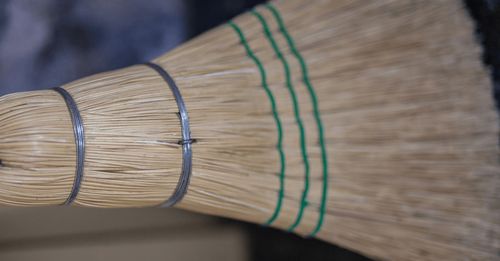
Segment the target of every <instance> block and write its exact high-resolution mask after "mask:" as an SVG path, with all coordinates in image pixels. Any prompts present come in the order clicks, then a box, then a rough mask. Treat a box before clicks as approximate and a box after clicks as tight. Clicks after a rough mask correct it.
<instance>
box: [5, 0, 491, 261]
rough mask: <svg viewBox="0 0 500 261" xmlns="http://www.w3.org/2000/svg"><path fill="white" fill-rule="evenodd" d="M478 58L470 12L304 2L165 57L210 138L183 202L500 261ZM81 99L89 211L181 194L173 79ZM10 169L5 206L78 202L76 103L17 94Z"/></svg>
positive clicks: (82, 91)
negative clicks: (72, 111)
mask: <svg viewBox="0 0 500 261" xmlns="http://www.w3.org/2000/svg"><path fill="white" fill-rule="evenodd" d="M274 11H276V13H273V12H274ZM279 14H281V16H280V15H279ZM280 19H282V20H283V25H284V26H285V27H286V28H280V26H279V25H280ZM266 30H267V31H266ZM239 33H241V34H239ZM288 34H289V35H288ZM288 36H289V37H290V39H288V38H287V37H288ZM249 51H250V53H249ZM479 57H480V48H479V46H478V44H477V43H476V42H475V41H474V36H473V28H472V23H471V21H470V20H469V18H468V16H467V14H466V12H465V11H464V10H463V7H462V6H461V5H460V3H458V2H457V1H451V0H450V1H417V2H415V1H373V2H366V1H361V0H358V1H314V2H308V1H299V0H289V1H283V2H279V3H275V4H274V7H273V5H271V7H264V6H261V7H258V8H257V9H256V11H255V12H253V13H247V14H244V15H241V16H239V17H237V18H236V19H235V20H234V23H233V24H232V25H223V26H220V27H218V28H216V29H214V30H212V31H210V32H208V33H205V34H203V35H202V36H200V37H198V38H196V39H194V40H192V41H190V42H188V43H186V44H184V45H182V46H181V47H179V48H177V49H175V50H174V51H172V52H170V53H168V54H166V55H164V56H162V57H160V58H158V59H156V60H155V62H156V63H158V64H159V65H161V66H162V67H164V68H165V69H166V70H167V71H168V72H169V73H170V74H171V75H172V76H173V78H174V79H175V81H176V83H177V85H178V86H179V88H180V91H181V93H182V95H183V97H184V101H185V103H186V105H187V109H188V112H189V116H190V122H191V131H192V136H193V138H195V139H196V143H195V144H193V172H192V179H191V184H190V186H189V190H188V193H187V194H186V196H185V198H184V199H183V201H182V202H181V203H180V204H179V205H178V207H180V208H184V209H188V210H193V211H197V212H202V213H207V214H214V215H220V216H225V217H230V218H236V219H240V220H246V221H250V222H256V223H262V224H266V223H268V224H271V225H272V226H275V227H278V228H282V229H287V230H290V231H293V232H296V233H298V234H301V235H311V234H313V235H315V236H316V237H318V238H320V239H323V240H325V241H328V242H332V243H335V244H339V245H342V246H344V247H348V248H350V249H353V250H357V251H360V252H362V253H364V254H366V255H369V256H372V257H376V258H382V259H395V260H415V259H419V260H427V259H429V260H431V259H432V260H436V259H438V260H439V259H446V260H449V259H482V260H483V259H494V258H495V257H498V251H499V250H500V171H499V164H498V155H499V153H498V126H499V124H498V118H497V115H496V113H495V110H494V105H493V100H492V97H491V89H490V88H491V87H490V82H489V80H488V76H487V72H486V69H485V68H483V66H482V64H481V62H480V59H479ZM301 58H303V60H304V61H305V64H302V63H301V62H302V61H301ZM259 66H261V67H259ZM305 69H307V72H306V71H305ZM287 71H288V73H287ZM263 73H265V78H263ZM309 83H310V84H309ZM308 84H309V85H308ZM309 87H312V88H314V89H313V90H314V92H315V94H316V96H317V99H318V103H317V104H315V102H314V97H313V96H314V93H312V92H311V89H309ZM64 88H65V89H66V90H68V91H69V92H70V93H71V94H72V96H73V97H74V98H75V100H76V102H77V104H78V107H79V110H80V113H81V115H82V117H83V122H84V126H85V137H86V144H85V146H86V158H85V171H84V177H83V182H82V185H81V190H80V192H79V194H78V197H77V199H76V201H75V203H76V204H77V205H81V206H89V207H144V206H157V205H158V204H160V203H162V202H163V201H164V200H166V199H167V198H168V197H169V196H170V195H171V194H172V193H173V191H174V190H175V187H176V185H177V182H178V179H179V174H180V171H181V164H182V153H181V152H182V149H181V146H180V145H179V144H178V141H179V139H181V138H182V137H181V130H180V124H179V119H178V116H177V112H178V109H177V105H176V101H175V99H174V97H173V96H172V94H171V92H170V91H169V89H168V86H167V85H166V83H165V82H164V81H163V80H162V78H161V77H160V76H159V75H158V74H157V73H156V72H155V71H153V70H151V69H150V68H148V67H146V66H143V65H137V66H132V67H129V68H125V69H122V70H117V71H112V72H106V73H101V74H97V75H94V76H91V77H87V78H84V79H81V80H78V81H76V82H72V83H69V84H67V85H65V86H64ZM266 88H267V90H266ZM294 97H295V98H296V99H295V100H294ZM272 99H274V101H272ZM273 102H275V109H276V110H275V111H274V113H273V106H272V104H273ZM315 106H317V108H315ZM315 109H318V110H319V113H320V115H319V116H320V117H317V116H318V115H316V114H315ZM321 127H322V128H323V133H322V134H323V135H321V131H320V130H321ZM279 128H281V132H280V131H278V129H279ZM280 135H281V138H282V140H281V142H280ZM321 141H323V143H322V142H321ZM322 144H323V145H324V148H326V154H325V151H322V146H321V145H322ZM280 151H282V152H283V154H280ZM324 155H327V158H326V159H327V161H325V158H323V156H324ZM0 159H1V161H2V166H1V167H0V203H2V204H8V205H17V206H40V205H56V204H62V203H63V202H65V200H66V198H67V197H68V194H69V193H70V190H71V187H72V184H73V179H74V175H75V165H76V164H75V144H74V136H73V129H72V123H71V120H70V117H69V114H68V109H67V107H66V105H65V104H64V100H63V99H62V97H60V96H59V94H57V93H56V92H54V91H35V92H28V93H18V94H12V95H8V96H4V97H1V98H0ZM307 166H309V169H308V168H307ZM325 166H328V167H327V168H324V167H325ZM326 175H327V176H326ZM325 178H326V179H325ZM325 184H327V187H326V188H327V189H326V190H325V187H324V185H325ZM281 196H282V197H281ZM323 199H325V200H323ZM323 215H324V216H323ZM315 232H317V233H315Z"/></svg>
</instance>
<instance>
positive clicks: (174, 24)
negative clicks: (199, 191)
mask: <svg viewBox="0 0 500 261" xmlns="http://www.w3.org/2000/svg"><path fill="white" fill-rule="evenodd" d="M260 2H263V1H261V0H221V1H202V0H187V1H182V0H148V1H144V0H65V1H62V0H2V1H0V95H3V94H7V93H10V92H15V91H25V90H34V89H44V88H49V87H54V86H58V85H60V84H63V83H66V82H68V81H72V80H75V79H78V78H80V77H83V76H87V75H90V74H94V73H97V72H101V71H106V70H111V69H116V68H120V67H124V66H128V65H132V64H136V63H140V62H144V61H147V60H149V59H152V58H154V57H155V56H158V55H160V54H162V53H165V52H167V51H168V50H170V49H172V48H173V47H175V46H177V45H179V44H180V43H182V42H184V41H186V40H187V39H189V38H192V37H194V36H196V35H198V34H200V33H202V32H203V31H206V30H208V29H210V28H212V27H214V26H216V25H219V24H221V23H223V22H224V21H227V20H228V19H230V18H232V17H233V16H235V15H237V14H239V13H241V12H243V11H245V10H248V9H249V8H251V7H253V6H255V5H256V4H258V3H260ZM464 6H466V7H467V8H468V10H469V12H470V14H471V15H472V17H474V19H475V21H476V25H477V36H478V41H481V42H482V44H483V46H484V47H485V49H484V53H483V61H484V62H485V63H486V64H488V65H489V66H490V67H491V69H492V70H491V73H492V82H493V83H494V84H493V86H494V87H495V88H494V91H495V96H496V97H497V99H498V97H499V96H500V84H499V83H500V0H465V1H464ZM64 211H67V210H64ZM162 211H169V210H162ZM2 213H10V214H9V215H4V217H3V218H4V221H5V219H6V217H11V218H12V220H10V221H9V220H7V221H5V222H7V223H8V222H10V223H11V224H13V225H14V227H15V219H17V218H16V215H15V214H12V213H15V210H12V209H9V210H8V211H4V212H1V211H0V215H2ZM23 213H24V214H23ZM30 213H32V214H33V213H36V212H30ZM51 213H53V214H48V216H46V217H45V218H46V219H47V220H52V221H53V222H56V223H58V224H59V225H62V226H63V227H64V224H66V225H68V226H69V225H71V226H72V224H74V225H76V226H78V225H81V224H79V223H76V224H75V223H74V221H73V223H71V222H72V221H71V220H68V219H64V218H62V217H61V216H58V213H60V212H58V211H56V210H54V211H53V212H51ZM95 213H96V211H94V212H92V211H90V212H87V213H86V214H84V215H89V216H91V217H92V215H94V217H97V216H98V217H102V216H99V215H109V216H108V218H110V217H112V216H113V215H122V214H123V213H122V212H121V213H120V214H117V213H111V212H109V214H106V213H108V212H105V211H104V212H102V211H101V212H98V214H95ZM155 213H156V212H155ZM18 215H26V212H20V214H18ZM35 215H36V214H35ZM65 215H66V216H67V215H70V216H71V214H65ZM74 215H78V216H81V215H82V214H74ZM96 215H97V216H96ZM154 215H157V214H154ZM17 217H19V216H17ZM1 218H2V217H0V220H1ZM91 219H92V218H91ZM32 221H33V220H32ZM33 222H34V221H33ZM39 222H41V221H39ZM68 222H69V223H68ZM82 222H85V221H82ZM134 222H136V223H137V222H139V223H140V222H141V219H140V218H138V219H134ZM217 223H218V224H220V223H224V224H230V226H236V227H238V229H241V231H245V234H246V237H247V238H248V240H247V241H246V240H244V242H246V243H245V244H247V245H248V246H247V247H248V249H249V250H248V256H249V257H248V258H249V259H250V260H275V261H276V260H368V259H366V258H364V257H362V256H360V255H357V254H355V253H352V252H349V251H347V250H345V249H341V248H338V247H335V246H332V245H329V244H326V243H323V242H320V241H317V240H310V239H302V238H299V237H297V236H294V235H291V234H288V233H285V232H279V231H276V230H273V229H267V228H263V227H261V226H257V225H250V224H244V223H239V222H235V221H228V220H218V221H217ZM40 225H41V226H43V224H40ZM85 225H88V224H83V226H85ZM124 226H125V225H124ZM153 228H154V226H153ZM0 229H3V228H2V227H0ZM238 231H239V230H238ZM2 232H3V231H2V230H0V234H1V233H2ZM166 233H168V231H167V232H166ZM176 233H182V231H176ZM38 238H43V235H39V236H38ZM63 238H64V237H63ZM101 238H102V237H101ZM104 238H106V237H104ZM67 239H68V240H71V237H68V238H67ZM115 239H116V238H115V237H109V240H115ZM2 240H3V241H2ZM25 241H26V240H24V241H23V240H21V241H19V240H18V241H15V240H14V241H9V239H2V238H0V252H1V251H2V250H9V249H16V246H17V245H19V244H21V243H22V242H25ZM63 241H64V240H63ZM12 242H14V243H12ZM16 242H18V243H16ZM20 242H21V243H20ZM29 242H30V241H29V240H28V243H29ZM54 242H56V243H57V242H61V241H57V240H55V241H54ZM108 243H109V242H108ZM104 244H106V241H104ZM21 245H22V244H21ZM28 246H29V244H28ZM117 249H118V248H117ZM116 251H119V250H116ZM192 251H196V249H192ZM165 258H166V259H165V260H168V253H165ZM14 259H15V258H14ZM14 259H13V260H14ZM205 259H207V258H205ZM208 259H210V258H208ZM19 260H21V259H19Z"/></svg>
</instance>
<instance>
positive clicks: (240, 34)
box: [229, 21, 286, 224]
mask: <svg viewBox="0 0 500 261" xmlns="http://www.w3.org/2000/svg"><path fill="white" fill-rule="evenodd" d="M229 25H230V26H231V27H232V28H233V29H234V30H235V31H236V33H237V34H238V37H239V38H240V42H241V44H242V45H243V46H244V47H245V51H246V53H247V55H248V57H250V58H251V59H252V60H253V61H254V63H255V64H256V65H257V67H258V68H259V72H260V76H261V81H262V82H261V85H262V87H263V88H264V90H265V91H266V94H267V96H268V98H269V101H270V102H271V109H272V113H273V117H274V121H275V122H276V128H277V129H278V144H277V145H276V148H277V149H278V152H279V155H280V165H281V166H280V174H279V177H280V190H279V193H278V202H277V203H276V209H275V210H274V213H273V215H272V216H271V218H270V219H269V220H268V221H267V222H266V224H271V223H272V222H274V220H276V218H277V217H278V215H279V213H280V211H281V207H282V205H283V196H284V195H285V168H286V162H285V152H284V151H283V128H282V126H281V120H280V118H279V115H278V109H277V106H276V100H275V99H274V96H273V93H272V92H271V89H269V86H268V85H267V76H266V71H265V70H264V66H263V65H262V63H261V61H260V60H259V58H257V56H255V54H254V53H253V52H252V49H250V46H249V45H248V42H247V40H246V38H245V35H244V34H243V31H242V30H241V29H240V28H239V27H238V26H237V25H236V24H235V23H234V22H232V21H230V22H229Z"/></svg>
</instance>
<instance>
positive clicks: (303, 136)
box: [251, 10, 310, 231]
mask: <svg viewBox="0 0 500 261" xmlns="http://www.w3.org/2000/svg"><path fill="white" fill-rule="evenodd" d="M251 13H252V14H253V15H254V16H255V17H257V19H258V20H259V21H260V23H261V24H262V29H263V30H264V34H265V36H266V38H267V40H268V41H269V43H270V44H271V46H272V48H273V50H274V53H275V54H276V56H277V57H278V59H279V60H280V61H281V63H282V64H283V70H284V71H285V79H286V87H287V89H288V92H289V93H290V97H291V98H292V104H293V112H294V116H295V122H296V123H297V126H298V128H299V133H300V150H301V155H302V161H303V162H304V173H305V175H304V190H303V191H302V197H301V201H300V209H299V212H298V213H297V217H296V219H295V222H294V223H293V224H292V225H291V226H290V227H289V228H288V230H289V231H293V230H295V228H297V226H298V225H299V224H300V222H301V221H302V217H303V216H304V210H305V208H306V207H307V204H308V203H307V196H308V193H309V176H310V166H309V159H308V155H307V144H306V130H305V128H304V123H303V122H302V119H301V117H300V107H299V101H298V98H297V94H296V93H295V90H294V87H293V84H292V76H291V74H290V68H289V66H288V61H287V60H286V58H285V56H283V54H282V53H281V51H280V49H279V47H278V44H277V43H276V41H275V40H274V37H273V35H272V33H271V30H270V29H269V25H268V24H267V22H266V20H265V19H264V17H262V15H261V14H260V13H259V12H257V11H256V10H252V11H251Z"/></svg>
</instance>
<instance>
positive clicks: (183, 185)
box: [144, 62, 194, 208]
mask: <svg viewBox="0 0 500 261" xmlns="http://www.w3.org/2000/svg"><path fill="white" fill-rule="evenodd" d="M144 65H145V66H148V67H149V68H151V69H153V70H155V71H156V72H157V73H158V74H159V75H160V76H161V77H162V78H163V80H164V81H165V82H166V83H167V84H168V87H169V88H170V91H171V92H172V94H173V95H174V98H175V101H176V103H177V107H178V108H179V114H178V115H179V120H180V122H181V132H182V140H180V141H179V145H181V146H182V170H181V175H180V176H179V182H178V183H177V187H176V188H175V191H174V193H173V194H172V195H171V196H170V197H169V198H168V199H167V201H165V202H164V203H162V204H161V205H160V206H161V207H164V208H168V207H173V206H174V205H176V204H177V203H179V202H180V201H181V200H182V199H183V198H184V195H186V193H187V189H188V186H189V181H190V179H191V172H192V162H193V152H192V149H191V145H192V143H193V142H194V139H192V138H191V129H190V127H189V116H188V111H187V108H186V105H185V104H184V99H182V95H181V93H180V91H179V88H178V87H177V84H175V81H174V79H173V78H172V76H170V74H168V72H167V71H165V69H163V67H161V66H159V65H157V64H155V63H152V62H147V63H144Z"/></svg>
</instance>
